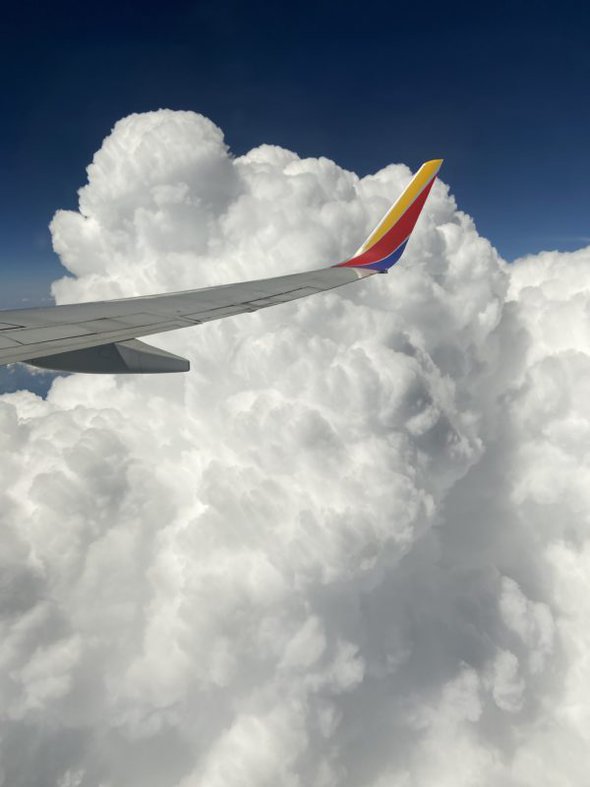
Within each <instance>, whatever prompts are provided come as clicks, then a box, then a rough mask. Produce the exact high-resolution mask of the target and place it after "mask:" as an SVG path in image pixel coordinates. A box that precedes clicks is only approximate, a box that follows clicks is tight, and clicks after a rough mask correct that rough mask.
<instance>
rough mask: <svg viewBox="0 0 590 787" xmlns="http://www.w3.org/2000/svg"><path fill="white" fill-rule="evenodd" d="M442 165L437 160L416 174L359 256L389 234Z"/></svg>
mask: <svg viewBox="0 0 590 787" xmlns="http://www.w3.org/2000/svg"><path fill="white" fill-rule="evenodd" d="M442 163H443V159H441V158H437V159H433V160H432V161H427V162H425V163H424V164H422V166H421V167H420V169H419V170H418V172H416V174H415V175H414V177H413V178H412V180H411V181H410V183H409V184H408V186H407V188H406V190H405V191H404V192H403V194H402V195H401V196H400V198H399V199H398V200H397V201H396V202H394V204H393V205H392V206H391V208H390V209H389V210H388V211H387V213H386V214H385V216H384V217H383V218H382V219H381V221H380V222H379V224H378V225H377V226H376V227H375V229H374V230H373V232H372V233H371V234H370V235H369V237H368V238H367V240H366V241H365V242H364V243H363V245H362V246H361V247H360V249H359V250H358V251H357V255H358V254H360V253H361V252H363V251H367V249H370V248H371V246H374V245H375V243H377V241H379V240H381V238H382V237H383V236H384V235H385V233H386V232H388V231H389V230H390V229H391V228H392V227H393V225H394V224H395V223H396V221H398V220H399V219H400V218H401V217H402V216H403V214H404V213H405V212H406V210H407V209H408V208H409V207H410V205H411V204H412V202H414V200H415V199H416V197H417V196H418V195H419V194H420V192H421V191H422V189H424V187H425V186H427V185H428V183H430V181H431V180H432V178H433V177H435V175H436V174H437V172H438V171H439V169H440V168H441V165H442Z"/></svg>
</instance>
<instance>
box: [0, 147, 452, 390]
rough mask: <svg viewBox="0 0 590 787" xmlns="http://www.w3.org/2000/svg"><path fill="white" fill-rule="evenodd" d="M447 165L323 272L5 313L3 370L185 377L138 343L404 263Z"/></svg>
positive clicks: (432, 171) (0, 320)
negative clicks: (13, 366) (20, 367)
mask: <svg viewBox="0 0 590 787" xmlns="http://www.w3.org/2000/svg"><path fill="white" fill-rule="evenodd" d="M441 164H442V160H440V159H437V160H435V161H428V162H426V163H425V164H423V165H422V166H421V167H420V169H419V170H418V172H417V173H416V175H415V176H414V178H413V179H412V181H411V182H410V184H409V185H408V187H407V188H406V190H405V191H404V192H403V194H402V195H401V196H400V197H399V199H398V200H397V201H396V202H395V203H394V205H393V206H392V207H391V208H390V209H389V211H388V212H387V213H386V215H385V216H384V218H383V219H382V220H381V221H380V222H379V224H378V225H377V227H376V228H375V229H374V230H373V232H372V233H371V234H370V235H369V237H368V238H367V240H366V241H365V243H363V245H362V246H361V248H360V249H359V250H358V252H357V253H356V254H355V256H354V257H352V258H351V259H350V260H346V261H344V262H341V263H339V264H337V265H333V266H332V267H329V268H324V269H321V270H315V271H309V272H306V273H295V274H291V275H288V276H278V277H275V278H271V279H259V280H256V281H248V282H240V283H237V284H226V285H222V286H219V287H207V288H205V289H200V290H187V291H185V292H177V293H170V294H165V295H147V296H140V297H137V298H124V299H119V300H110V301H97V302H95V303H80V304H69V305H64V306H51V307H47V308H35V309H17V310H10V311H0V365H2V364H8V363H14V362H16V361H23V362H25V363H29V364H32V365H33V366H39V367H42V368H46V369H54V370H58V371H71V372H89V373H140V374H141V373H143V374H146V373H156V372H181V371H182V372H184V371H188V369H189V362H188V361H187V360H185V359H184V358H180V357H179V356H176V355H173V354H172V353H168V352H166V351H164V350H160V349H159V348H157V347H151V346H150V345H148V344H145V343H144V342H141V341H138V340H137V337H139V336H147V335H149V334H156V333H163V332H164V331H173V330H176V329H178V328H186V327H187V326H191V325H200V324H201V323H204V322H209V321H210V320H218V319H221V318H222V317H230V316H233V315H235V314H241V313H243V312H252V311H257V310H258V309H264V308H266V307H268V306H274V305H275V304H278V303H286V302H288V301H292V300H295V299H297V298H303V297H305V296H307V295H313V294H314V293H317V292H324V291H325V290H331V289H333V288H334V287H340V286H342V285H343V284H348V283H350V282H353V281H357V280H358V279H363V278H365V277H367V276H371V275H373V274H375V273H386V272H387V270H388V269H389V268H390V267H391V266H392V265H394V264H395V263H396V262H397V261H398V260H399V259H400V257H401V255H402V254H403V252H404V249H405V247H406V244H407V242H408V239H409V236H410V234H411V232H412V230H413V228H414V225H415V224H416V221H417V219H418V216H419V215H420V212H421V210H422V207H423V206H424V203H425V201H426V198H427V196H428V194H429V192H430V189H431V188H432V185H433V183H434V180H435V178H436V175H437V173H438V170H439V169H440V166H441Z"/></svg>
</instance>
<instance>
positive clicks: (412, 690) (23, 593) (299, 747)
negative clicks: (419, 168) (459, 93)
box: [0, 111, 590, 787]
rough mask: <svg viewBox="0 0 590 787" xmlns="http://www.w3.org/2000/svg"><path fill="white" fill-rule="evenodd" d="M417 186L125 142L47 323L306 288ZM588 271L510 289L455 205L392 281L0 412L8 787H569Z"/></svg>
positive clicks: (181, 341)
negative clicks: (235, 292)
mask: <svg viewBox="0 0 590 787" xmlns="http://www.w3.org/2000/svg"><path fill="white" fill-rule="evenodd" d="M409 176H410V172H409V170H408V169H407V168H406V167H404V166H401V165H395V166H390V167H387V168H386V169H385V170H383V171H381V172H379V173H377V174H376V175H373V176H369V177H366V178H363V179H359V178H358V177H357V176H356V175H354V174H353V173H350V172H345V171H343V170H341V169H340V168H339V167H338V166H337V165H335V164H334V163H332V162H330V161H327V160H325V159H320V160H316V159H305V160H301V159H300V158H299V157H298V156H296V155H295V154H294V153H290V152H288V151H284V150H281V149H279V148H275V147H272V146H262V147H260V148H257V149H256V150H253V151H250V152H249V153H248V154H247V155H245V156H242V157H240V158H237V159H233V158H232V157H231V156H230V154H229V153H228V151H227V149H226V147H225V144H224V142H223V138H222V134H221V132H220V131H219V129H217V128H216V127H215V126H214V125H213V124H212V123H211V122H210V121H208V120H206V119H205V118H202V117H200V116H198V115H195V114H192V113H188V112H185V113H180V112H168V111H160V112H155V113H149V114H146V115H134V116H131V117H129V118H126V119H125V120H123V121H121V122H119V123H118V124H117V126H116V127H115V129H114V131H113V133H112V134H111V135H110V137H108V138H107V140H105V142H104V144H103V146H102V148H101V150H100V151H99V152H98V153H97V155H96V157H95V160H94V162H93V164H92V165H91V166H90V167H89V169H88V177H89V182H88V185H86V186H85V187H84V188H83V189H82V190H81V193H80V211H79V212H76V213H74V212H58V214H57V215H56V217H55V218H54V221H53V223H52V233H53V238H54V243H55V247H56V250H57V251H58V253H59V254H60V256H61V258H62V260H63V262H64V264H65V265H66V267H67V268H68V269H69V271H70V272H71V273H72V274H73V275H74V276H75V277H76V278H67V279H63V280H61V281H60V282H58V283H56V284H55V285H54V291H55V294H56V296H57V298H58V300H60V301H65V300H84V299H95V298H97V297H117V296H120V295H123V294H124V295H132V294H139V293H145V292H156V291H159V290H177V289H183V288H190V287H198V286H207V285H210V284H215V283H219V282H225V281H231V280H239V279H242V278H243V279H246V278H254V277H258V276H264V275H273V274H279V273H284V272H287V271H293V272H294V271H297V270H301V269H303V268H305V267H310V268H311V267H314V266H320V265H323V264H326V263H329V262H332V261H337V260H338V259H342V258H344V257H345V256H347V254H349V253H350V252H351V250H354V249H355V248H356V247H357V246H358V245H359V243H360V242H361V241H362V239H363V237H364V236H365V235H366V234H367V232H368V231H369V229H370V228H371V225H373V224H374V223H375V222H376V220H377V219H378V218H379V216H380V215H381V214H382V213H383V212H384V210H385V209H386V207H387V205H388V203H389V202H390V201H391V199H392V197H393V196H394V195H395V194H396V193H397V192H398V191H399V190H400V189H401V188H402V187H403V185H404V184H405V183H406V182H407V180H408V178H409ZM589 308H590V250H582V251H580V252H576V253H574V254H569V255H565V254H558V253H551V254H549V253H547V254H544V255H539V256H538V257H535V258H527V259H524V260H519V261H517V262H516V263H515V264H514V265H513V266H507V265H505V264H504V263H503V262H502V261H501V260H500V259H499V258H498V256H497V254H496V252H495V250H494V249H493V248H492V247H491V246H490V244H489V243H488V242H487V241H486V240H485V239H483V238H481V237H480V236H479V235H478V234H477V231H476V229H475V227H474V225H473V222H472V221H471V219H470V218H469V217H467V216H466V215H465V214H463V213H461V212H460V211H458V210H457V208H456V205H455V203H454V200H453V198H452V197H450V196H449V194H448V191H447V189H446V187H445V186H444V185H443V184H442V183H437V184H436V186H435V188H434V190H433V192H432V194H431V197H430V198H429V202H428V206H427V210H426V215H425V216H424V217H423V219H421V222H420V225H419V227H418V228H417V231H416V237H415V238H413V240H412V244H411V246H410V248H409V249H408V251H407V253H406V255H405V257H404V260H403V262H402V263H401V264H400V265H399V266H398V267H397V268H396V269H395V270H394V271H393V273H392V274H390V276H389V277H375V278H374V279H372V280H371V281H367V282H363V283H360V284H359V285H357V286H350V287H347V288H343V289H342V290H341V291H340V292H338V293H331V294H326V295H318V296H316V297H313V298H310V299H308V300H304V301H301V302H299V303H295V304H289V305H285V306H281V307H276V308H273V309H270V310H265V311H264V312H260V313H258V314H254V315H243V316H241V317H238V318H233V319H228V320H224V321H222V322H218V323H211V324H208V325H205V326H202V327H200V328H199V329H194V330H187V331H183V332H179V333H178V334H177V335H175V334H167V335H165V336H163V337H161V338H160V339H159V343H160V344H161V345H162V346H165V347H167V348H170V349H171V350H173V351H174V352H178V353H180V354H185V355H187V356H188V357H190V359H191V361H192V367H193V371H192V372H191V373H190V374H188V375H184V376H170V377H166V376H162V377H155V378H126V377H103V378H101V377H85V376H71V377H69V378H66V379H58V380H56V381H55V382H54V384H53V387H52V389H51V392H50V394H49V396H48V398H47V400H46V401H43V400H41V399H39V398H37V397H35V396H33V395H32V394H30V393H27V392H18V393H14V394H10V395H6V396H4V397H2V398H0V421H1V429H0V440H1V441H2V448H3V451H2V454H1V458H0V463H1V464H0V473H1V476H2V479H3V485H2V490H1V492H0V526H1V528H2V538H1V539H0V565H1V572H0V582H1V588H2V590H1V593H0V625H1V627H2V636H1V637H0V665H1V666H0V716H1V721H0V723H1V725H2V728H3V734H2V736H1V737H2V740H3V741H4V743H3V745H2V746H3V747H2V749H1V769H2V770H1V771H0V774H1V779H3V781H0V783H3V784H7V785H8V784H10V785H27V787H31V786H33V785H43V786H44V787H45V785H52V784H55V785H62V787H63V786H64V785H68V786H69V787H71V785H83V786H84V787H87V785H103V787H107V785H108V787H118V786H119V785H125V787H134V785H142V787H171V786H172V785H182V787H189V785H190V786H191V787H192V785H196V784H198V785H200V786H201V785H203V786H204V787H217V785H224V787H225V786H227V787H238V786H239V785H253V786H256V787H258V786H259V785H260V786H261V785H288V786H289V787H291V785H305V786H306V787H308V786H309V787H313V786H314V785H317V787H320V786H322V787H324V786H326V787H327V786H328V785H339V786H340V785H344V786H345V787H357V786H359V787H360V786H361V785H362V786H363V787H383V786H384V785H395V786H401V785H430V784H437V785H447V784H448V785H472V784H474V783H477V784H481V785H497V784H505V785H514V786H515V787H516V785H518V786H519V787H520V786H521V785H533V784H534V785H555V784H564V785H568V784H571V785H579V784H580V783H583V781H584V778H585V774H586V773H587V770H588V766H589V765H590V757H589V755H588V751H590V748H589V747H588V734H587V729H588V723H587V722H588V719H587V716H588V714H587V711H586V707H587V705H588V702H587V701H586V695H587V687H586V686H587V682H588V669H589V668H588V662H589V656H588V654H590V641H588V637H587V636H586V635H585V633H584V632H585V631H586V628H587V627H586V625H585V620H586V617H587V615H586V612H587V610H586V607H587V603H586V601H585V599H586V598H587V596H588V592H587V590H588V588H587V581H586V577H587V575H588V571H587V563H588V547H587V536H586V533H587V527H588V521H589V514H590V500H589V495H588V491H587V490H588V489H590V484H589V483H588V478H587V476H588V473H589V469H590V468H589V466H588V464H589V463H588V458H587V456H588V453H587V448H586V446H587V445H588V432H589V426H588V425H589V424H590V404H588V403H589V402H590V396H589V395H588V393H589V392H590V390H589V389H590V356H589V354H588V350H587V348H588V341H587V340H588V321H587V318H586V314H587V312H588V309H589Z"/></svg>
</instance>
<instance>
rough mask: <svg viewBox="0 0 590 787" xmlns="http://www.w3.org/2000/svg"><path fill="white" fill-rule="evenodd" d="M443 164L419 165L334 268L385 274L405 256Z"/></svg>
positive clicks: (435, 161)
mask: <svg viewBox="0 0 590 787" xmlns="http://www.w3.org/2000/svg"><path fill="white" fill-rule="evenodd" d="M442 163H443V160H442V159H434V160H433V161H427V162H426V163H425V164H422V166H421V167H420V169H419V170H418V172H416V174H415V175H414V177H413V178H412V180H411V181H410V183H409V185H408V187H407V188H406V190H405V191H404V192H403V194H402V195H401V197H399V199H398V200H397V201H396V202H395V203H394V204H393V205H392V207H391V208H390V209H389V210H388V211H387V213H386V214H385V216H384V217H383V218H382V219H381V221H380V222H379V224H378V225H377V226H376V227H375V229H374V230H373V232H372V233H371V234H370V235H369V237H368V238H367V240H366V241H365V242H364V243H363V245H362V246H361V247H360V249H359V250H358V251H357V253H356V254H355V256H354V257H353V258H352V259H350V260H346V261H345V262H341V263H339V264H338V265H336V266H335V267H337V268H341V267H346V268H365V269H369V270H374V271H379V272H380V273H385V272H386V271H387V270H389V268H391V266H392V265H395V263H396V262H397V261H398V260H399V259H400V257H401V256H402V254H403V253H404V250H405V248H406V244H407V242H408V240H409V237H410V235H411V234H412V230H413V229H414V225H415V224H416V221H417V220H418V216H419V215H420V212H421V211H422V208H423V207H424V203H425V202H426V198H427V197H428V194H429V193H430V189H431V188H432V184H433V183H434V181H435V179H436V176H437V174H438V171H439V169H440V168H441V165H442Z"/></svg>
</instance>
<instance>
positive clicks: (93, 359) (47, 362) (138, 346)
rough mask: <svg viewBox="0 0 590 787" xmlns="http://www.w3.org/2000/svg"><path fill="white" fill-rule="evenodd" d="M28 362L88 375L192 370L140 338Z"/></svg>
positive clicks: (182, 362)
mask: <svg viewBox="0 0 590 787" xmlns="http://www.w3.org/2000/svg"><path fill="white" fill-rule="evenodd" d="M25 363H28V364H30V365H31V366H38V367H39V368H41V369H51V370H52V371H55V372H84V373H86V374H159V373H162V372H188V371H189V369H190V363H189V361H187V360H186V358H181V356H180V355H174V354H173V353H169V352H167V351H166V350H161V349H160V348H159V347H153V346H152V345H150V344H145V342H140V341H138V340H137V339H131V340H130V341H128V342H111V343H109V344H101V345H99V346H98V347H88V348H86V349H84V350H72V351H70V352H65V353H56V354H54V355H48V356H45V357H41V358H28V359H27V360H26V361H25Z"/></svg>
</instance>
